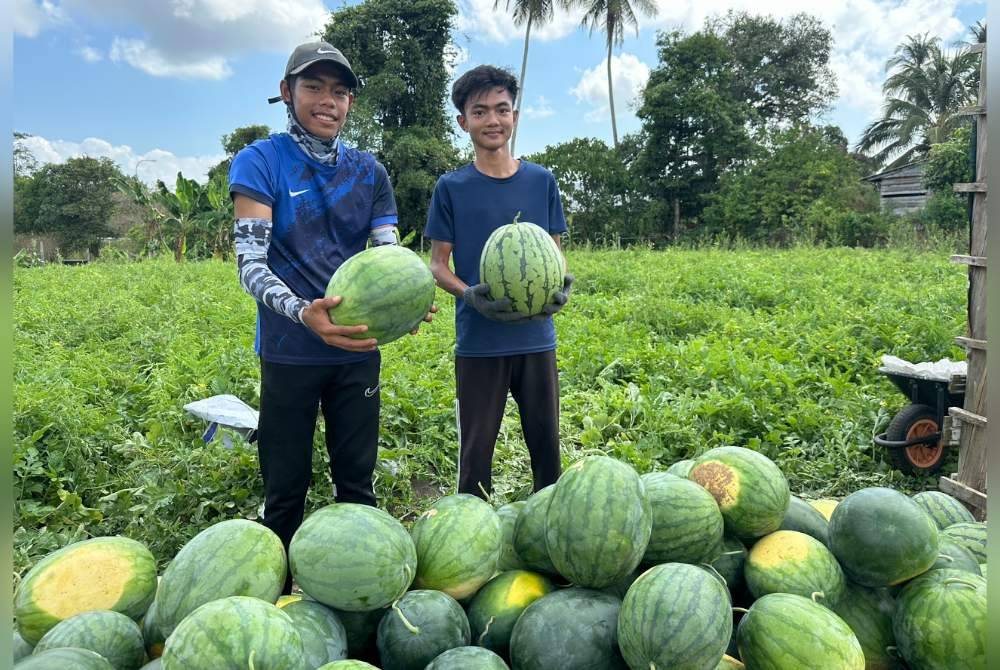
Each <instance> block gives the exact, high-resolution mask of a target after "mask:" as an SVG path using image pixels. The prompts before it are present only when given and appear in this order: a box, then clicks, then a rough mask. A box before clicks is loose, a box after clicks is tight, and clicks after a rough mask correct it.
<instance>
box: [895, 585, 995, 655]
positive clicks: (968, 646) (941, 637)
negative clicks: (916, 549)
mask: <svg viewBox="0 0 1000 670" xmlns="http://www.w3.org/2000/svg"><path fill="white" fill-rule="evenodd" d="M892 630H893V633H894V634H895V636H896V646H897V647H898V648H899V652H900V653H901V654H902V656H903V659H904V660H905V661H906V662H907V663H908V664H909V665H910V666H911V667H913V668H917V669H918V670H973V669H975V670H982V669H985V668H986V667H987V666H986V637H987V619H986V580H985V579H983V578H982V577H979V576H977V575H973V574H970V573H968V572H963V571H961V570H948V569H943V570H931V571H929V572H927V573H926V574H924V575H921V576H920V577H917V578H916V579H914V580H913V581H912V582H910V583H909V584H907V585H906V586H905V587H904V588H903V590H902V592H901V593H900V594H899V598H898V599H897V601H896V613H895V615H894V616H893V619H892Z"/></svg>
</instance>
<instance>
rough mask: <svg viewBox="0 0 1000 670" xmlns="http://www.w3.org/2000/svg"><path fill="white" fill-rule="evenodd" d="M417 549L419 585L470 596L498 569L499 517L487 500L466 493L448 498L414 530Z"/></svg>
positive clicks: (417, 524) (454, 595)
mask: <svg viewBox="0 0 1000 670" xmlns="http://www.w3.org/2000/svg"><path fill="white" fill-rule="evenodd" d="M410 536H411V537H412V538H413V545H414V546H415V547H416V549H417V576H416V579H414V580H413V584H414V587H415V588H418V589H433V590H436V591H443V592H444V593H447V594H448V595H450V596H451V597H452V598H455V599H456V600H461V599H463V598H467V597H469V596H471V595H472V594H473V593H475V592H476V591H478V590H479V587H481V586H482V585H483V584H485V583H486V582H487V581H489V579H490V577H492V576H493V574H494V573H495V572H496V568H497V560H498V559H499V558H500V548H501V545H502V542H503V532H502V530H501V527H500V517H499V516H497V513H496V511H495V510H494V509H493V508H492V507H490V505H489V503H487V502H485V501H483V500H482V499H480V498H477V497H476V496H473V495H469V494H467V493H459V494H455V495H450V496H445V497H443V498H441V499H440V500H438V501H436V502H435V503H434V504H433V505H431V507H430V509H428V510H427V511H425V512H424V513H423V514H421V515H420V517H419V518H418V519H417V520H416V521H415V522H414V523H413V527H412V528H411V529H410Z"/></svg>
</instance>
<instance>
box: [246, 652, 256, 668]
mask: <svg viewBox="0 0 1000 670" xmlns="http://www.w3.org/2000/svg"><path fill="white" fill-rule="evenodd" d="M256 654H257V650H256V649H251V650H250V656H249V658H247V665H248V666H249V668H250V670H256V668H254V665H253V657H254V656H255V655H256Z"/></svg>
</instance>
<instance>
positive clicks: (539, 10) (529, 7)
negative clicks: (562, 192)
mask: <svg viewBox="0 0 1000 670" xmlns="http://www.w3.org/2000/svg"><path fill="white" fill-rule="evenodd" d="M559 3H560V5H562V6H566V0H559ZM554 5H555V3H554V2H553V0H505V2H504V6H505V8H506V9H507V11H511V6H513V10H514V14H513V16H514V25H516V26H520V25H523V26H525V28H524V52H523V54H522V55H521V76H520V81H519V82H518V84H517V100H515V101H514V109H521V102H522V101H523V100H524V73H525V71H526V70H527V68H528V42H529V40H530V39H531V26H532V25H533V24H536V23H537V24H539V25H544V24H546V23H548V22H549V21H551V20H552V15H553V13H554V10H555V6H554ZM499 6H500V0H494V2H493V9H496V8H498V7H499ZM516 142H517V124H514V131H513V132H512V133H511V136H510V153H511V155H514V144H515V143H516Z"/></svg>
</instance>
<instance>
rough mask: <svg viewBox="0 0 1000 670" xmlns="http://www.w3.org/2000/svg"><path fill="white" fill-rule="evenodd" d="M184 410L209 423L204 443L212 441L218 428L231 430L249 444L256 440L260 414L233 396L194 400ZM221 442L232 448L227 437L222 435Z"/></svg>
mask: <svg viewBox="0 0 1000 670" xmlns="http://www.w3.org/2000/svg"><path fill="white" fill-rule="evenodd" d="M184 409H186V410H187V411H188V412H190V413H191V414H194V415H195V416H196V417H198V418H199V419H204V420H205V421H208V422H209V425H208V429H207V430H206V431H205V434H204V435H202V439H203V440H204V441H205V442H211V441H212V439H213V438H214V437H215V434H216V431H217V430H218V428H219V426H227V427H229V428H233V429H234V430H236V432H238V433H240V434H241V435H243V437H245V438H246V439H247V441H249V442H253V441H254V439H256V432H257V420H258V417H259V416H260V412H258V411H257V410H255V409H254V408H253V407H251V406H250V405H248V404H246V403H245V402H243V401H242V400H240V399H239V398H237V397H236V396H234V395H228V394H226V395H215V396H212V397H211V398H205V399H204V400H195V401H194V402H189V403H188V404H186V405H184ZM222 440H223V444H225V446H226V447H227V448H229V449H231V448H232V446H233V445H232V441H231V440H230V439H229V436H228V435H223V438H222Z"/></svg>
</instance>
